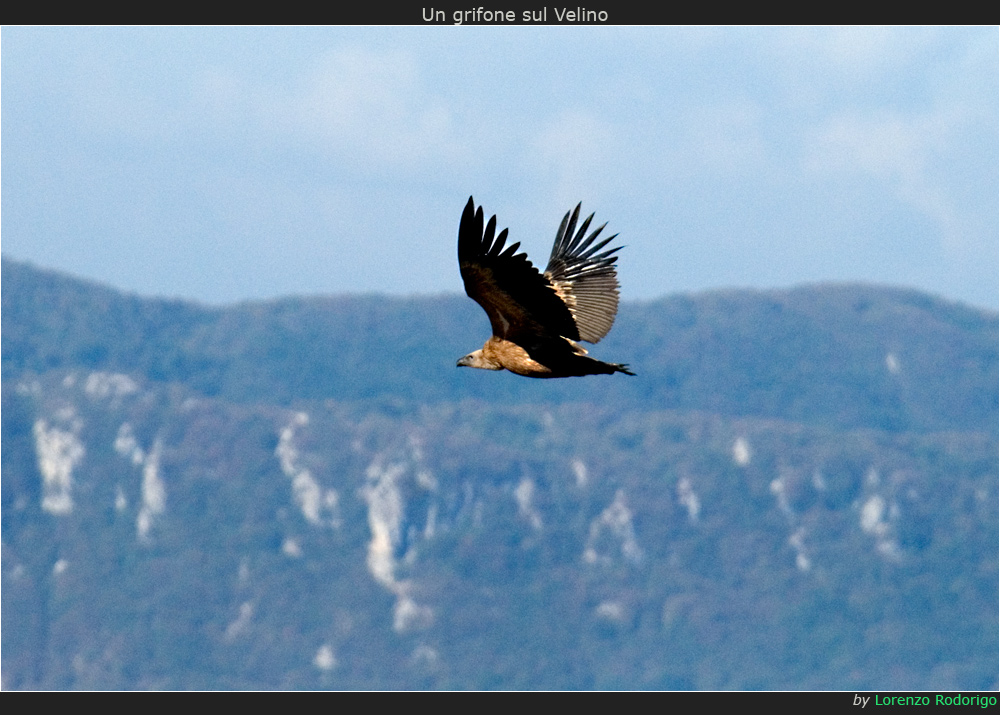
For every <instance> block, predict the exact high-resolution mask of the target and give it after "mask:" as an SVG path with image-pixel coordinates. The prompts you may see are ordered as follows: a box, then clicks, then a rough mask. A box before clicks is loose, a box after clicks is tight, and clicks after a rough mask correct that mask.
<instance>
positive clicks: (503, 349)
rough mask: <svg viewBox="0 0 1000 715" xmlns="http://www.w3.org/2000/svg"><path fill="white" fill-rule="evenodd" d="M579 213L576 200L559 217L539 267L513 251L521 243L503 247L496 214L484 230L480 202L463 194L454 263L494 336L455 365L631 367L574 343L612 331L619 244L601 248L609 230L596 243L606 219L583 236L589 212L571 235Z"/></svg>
mask: <svg viewBox="0 0 1000 715" xmlns="http://www.w3.org/2000/svg"><path fill="white" fill-rule="evenodd" d="M579 215H580V205H579V204H577V207H576V209H574V210H573V212H572V215H571V214H570V213H567V214H566V216H565V217H564V218H563V220H562V223H561V224H560V225H559V232H558V233H557V234H556V240H555V244H554V245H553V246H552V255H551V257H550V258H549V264H548V266H547V267H546V269H545V272H544V273H539V272H538V269H537V268H535V267H534V266H533V265H531V262H530V261H529V260H528V257H527V256H526V255H525V254H523V253H516V251H517V249H518V247H519V246H520V245H521V244H520V243H515V244H513V245H511V246H509V247H506V248H505V243H506V240H507V229H504V230H503V231H501V232H500V234H499V235H497V234H496V216H493V217H491V218H490V220H489V222H488V223H486V226H485V229H484V226H483V209H482V207H480V208H478V209H477V208H476V205H475V202H474V201H473V200H472V197H471V196H470V197H469V203H468V204H466V206H465V211H463V212H462V221H461V223H460V224H459V228H458V265H459V268H460V269H461V272H462V279H463V280H464V282H465V292H466V293H468V294H469V297H470V298H472V299H473V300H475V301H476V302H477V303H479V305H481V306H482V307H483V310H485V311H486V314H487V315H488V316H489V318H490V325H491V326H492V327H493V336H492V337H491V338H490V339H489V340H487V341H486V344H485V345H483V347H482V348H481V349H479V350H476V351H475V352H472V353H469V354H468V355H466V356H465V357H463V358H461V359H460V360H459V361H458V366H459V367H478V368H481V369H484V370H510V371H511V372H513V373H517V374H518V375H524V376H526V377H572V376H580V375H611V374H614V373H616V372H622V373H625V374H626V375H632V374H634V373H632V372H630V371H629V369H628V365H620V364H618V363H607V362H601V361H600V360H595V359H594V358H591V357H587V351H586V350H584V349H583V348H582V347H581V346H580V345H579V344H578V343H577V341H578V340H584V341H586V342H589V343H596V342H598V341H599V340H600V339H601V338H603V337H604V336H605V335H607V334H608V331H609V330H611V326H612V324H613V323H614V321H615V315H616V314H617V312H618V278H617V276H616V274H615V265H614V264H615V261H616V260H617V258H618V257H617V256H616V255H614V254H615V253H616V252H617V251H618V250H619V249H618V248H611V249H609V250H607V251H604V252H600V251H601V249H602V248H604V247H605V246H606V245H607V244H608V243H609V242H610V241H611V240H612V239H613V238H615V236H611V237H610V238H606V239H604V240H602V241H599V242H598V243H596V244H594V241H595V240H596V239H597V236H598V235H599V234H600V233H601V231H602V230H603V229H604V226H601V227H600V228H598V229H596V230H595V231H594V232H593V233H591V234H590V235H589V236H587V229H588V228H589V227H590V222H591V220H592V219H593V218H594V216H593V214H591V215H590V216H589V217H588V218H587V219H586V220H584V222H583V224H582V225H581V226H580V230H579V231H576V233H575V234H574V231H575V230H576V222H577V219H578V218H579ZM616 235H617V234H616ZM619 248H620V247H619Z"/></svg>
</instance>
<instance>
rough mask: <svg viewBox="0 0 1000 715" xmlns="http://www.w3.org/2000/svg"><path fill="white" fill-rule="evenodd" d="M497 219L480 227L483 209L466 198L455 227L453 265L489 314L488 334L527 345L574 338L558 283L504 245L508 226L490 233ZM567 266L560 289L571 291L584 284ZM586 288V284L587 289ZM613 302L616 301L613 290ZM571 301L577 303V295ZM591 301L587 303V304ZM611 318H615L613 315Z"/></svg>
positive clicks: (574, 329) (577, 336)
mask: <svg viewBox="0 0 1000 715" xmlns="http://www.w3.org/2000/svg"><path fill="white" fill-rule="evenodd" d="M496 223H497V221H496V216H493V217H491V218H490V220H489V222H488V223H487V224H486V227H485V230H484V228H483V209H482V207H480V208H478V209H477V208H476V205H475V202H474V201H473V200H472V197H471V196H470V197H469V203H468V204H466V206H465V210H464V211H463V212H462V221H461V223H460V224H459V227H458V265H459V268H460V270H461V272H462V279H463V281H464V282H465V292H466V293H468V294H469V297H470V298H472V299H473V300H474V301H476V302H477V303H479V305H481V306H483V309H484V310H485V311H486V314H487V315H488V316H489V318H490V325H492V327H493V334H494V335H496V336H497V337H500V338H503V339H505V340H511V341H513V342H516V343H520V342H522V341H523V342H525V343H532V342H534V340H533V339H537V338H550V339H551V338H554V339H558V336H563V337H567V338H569V339H571V340H579V339H580V331H579V330H577V324H576V322H575V321H574V319H573V314H572V312H571V309H570V308H569V307H568V306H567V304H566V303H565V302H564V300H565V299H564V298H563V297H562V295H559V294H557V291H558V287H557V286H554V285H553V284H552V283H551V282H550V279H549V278H546V277H545V276H543V275H542V274H541V273H539V272H538V269H537V268H535V267H534V266H533V265H532V264H531V262H530V261H529V260H528V257H527V256H526V255H525V254H523V253H518V254H516V255H515V252H516V251H517V249H518V247H519V246H520V245H521V244H520V243H515V244H513V245H511V246H508V247H506V248H505V247H504V246H505V243H506V240H507V229H504V230H503V231H501V232H500V234H499V235H495V234H496ZM564 223H565V222H564ZM602 245H603V244H602ZM569 255H570V258H571V259H576V258H578V257H577V256H575V255H574V254H572V251H570V254H569ZM567 265H569V266H570V267H571V271H570V272H569V273H567V274H566V275H565V276H564V277H561V278H560V280H561V281H563V282H564V283H567V284H569V288H565V289H563V291H564V293H567V292H568V294H570V295H576V294H575V293H574V292H573V291H574V290H579V289H577V288H574V286H575V285H577V284H579V285H581V286H583V285H584V283H583V282H582V280H583V278H578V277H575V276H576V275H577V274H576V273H573V272H572V270H573V269H574V267H576V266H577V264H576V263H573V262H570V263H568V264H567ZM613 274H614V271H613V270H612V276H613ZM559 275H562V274H559ZM612 280H613V279H612ZM574 281H576V283H574ZM590 286H591V284H589V283H588V284H586V287H587V288H588V290H589V289H590ZM615 287H617V283H615ZM553 288H556V290H554V289H553ZM587 295H589V293H588V294H587ZM614 301H615V304H616V305H617V301H618V297H617V293H615V298H614ZM576 302H577V305H579V304H580V297H579V296H577V297H576ZM591 304H592V302H591V303H587V305H588V306H589V305H591ZM588 311H589V312H588V313H587V315H590V314H591V312H593V311H590V310H589V308H588ZM611 317H612V319H614V313H612V316H611ZM601 325H603V323H601ZM610 327H611V323H610V322H608V328H606V329H605V330H604V332H603V333H601V335H600V337H603V336H604V334H605V333H607V329H609V328H610ZM593 332H594V331H593V330H592V331H591V334H593Z"/></svg>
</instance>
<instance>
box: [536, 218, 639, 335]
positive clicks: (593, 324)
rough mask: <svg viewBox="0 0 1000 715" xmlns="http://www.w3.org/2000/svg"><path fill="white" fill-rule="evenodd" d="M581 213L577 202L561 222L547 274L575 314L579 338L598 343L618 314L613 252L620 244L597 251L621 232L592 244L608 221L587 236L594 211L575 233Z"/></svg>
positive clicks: (614, 256) (616, 257) (616, 281)
mask: <svg viewBox="0 0 1000 715" xmlns="http://www.w3.org/2000/svg"><path fill="white" fill-rule="evenodd" d="M579 216H580V204H577V205H576V208H575V209H573V215H572V216H570V214H569V212H567V213H566V215H565V216H564V217H563V220H562V223H561V224H559V231H558V232H557V233H556V241H555V244H554V245H553V246H552V255H551V257H550V258H549V265H548V266H547V267H546V269H545V277H546V278H547V279H548V280H549V282H550V283H551V284H552V286H553V287H554V288H555V291H556V293H557V294H558V296H559V297H560V298H561V299H562V301H563V303H565V305H566V307H567V308H568V309H569V312H570V314H571V315H572V316H573V320H574V322H575V324H576V328H577V331H578V333H579V336H580V337H579V338H578V339H579V340H586V341H587V342H588V343H596V342H598V341H599V340H600V339H601V338H603V337H604V336H605V335H607V334H608V331H609V330H611V326H612V325H613V324H614V322H615V315H617V313H618V277H617V275H616V273H615V261H616V260H618V256H616V255H614V254H615V253H616V252H617V251H618V250H619V249H621V246H618V247H617V248H612V249H610V250H607V251H604V252H603V253H598V251H600V250H601V249H602V248H604V247H605V246H606V245H608V243H610V242H611V240H612V239H614V238H615V237H616V236H617V235H618V234H617V233H616V234H615V235H614V236H610V237H609V238H605V239H604V240H603V241H600V242H599V243H597V244H596V245H592V244H593V243H594V241H595V239H597V236H598V235H599V234H600V233H601V231H603V230H604V226H607V224H603V225H602V226H600V227H599V228H597V229H596V230H595V231H594V232H593V233H591V234H590V235H589V236H587V229H588V228H590V222H591V221H592V220H593V218H594V214H590V216H588V217H587V218H586V220H584V222H583V224H582V225H581V226H580V230H579V231H577V232H576V234H575V235H574V234H573V231H574V229H575V228H576V221H577V219H578V218H579ZM584 236H586V238H584ZM567 337H570V336H567Z"/></svg>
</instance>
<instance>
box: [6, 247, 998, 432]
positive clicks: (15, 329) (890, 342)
mask: <svg viewBox="0 0 1000 715" xmlns="http://www.w3.org/2000/svg"><path fill="white" fill-rule="evenodd" d="M2 282H3V286H4V288H3V316H4V326H3V369H4V375H5V376H7V375H8V374H20V372H21V371H24V370H30V371H33V372H36V373H37V372H44V371H45V370H49V369H53V368H60V367H62V368H65V367H92V368H94V369H102V370H112V371H118V372H123V373H128V374H133V375H142V376H144V377H146V378H148V379H151V380H154V381H160V382H180V383H184V384H185V385H187V386H189V387H191V388H192V389H194V390H196V391H198V392H200V393H202V394H205V395H208V396H218V397H221V398H224V399H227V400H232V401H240V402H268V403H278V404H290V403H291V402H293V401H294V400H297V399H328V398H329V399H336V400H372V399H375V400H385V399H388V400H394V401H403V402H408V403H409V402H414V403H424V402H442V401H443V402H449V401H454V400H460V399H465V398H469V397H473V398H478V399H484V400H489V401H490V402H492V403H495V404H522V403H533V404H552V403H563V402H575V401H580V402H595V401H599V402H602V403H610V404H618V405H629V406H634V407H652V408H655V409H695V410H706V411H710V412H717V413H720V414H727V415H734V416H745V415H756V416H762V417H773V418H779V419H790V420H795V421H803V422H809V423H815V424H829V425H836V426H839V427H872V428H876V429H887V430H891V431H909V430H917V431H933V430H944V429H962V430H964V429H995V428H996V426H997V382H998V370H997V363H998V360H997V344H998V321H997V316H996V314H995V313H988V312H986V311H981V310H976V309H974V308H969V307H966V306H963V305H960V304H954V303H949V302H947V301H944V300H941V299H938V298H934V297H931V296H928V295H926V294H922V293H919V292H916V291H912V290H902V289H893V288H881V287H875V286H866V285H820V286H808V287H803V288H799V289H794V290H788V291H767V292H754V291H719V292H714V293H705V294H699V295H693V296H674V297H668V298H663V299H660V300H657V301H652V302H648V303H628V302H626V303H624V304H623V305H622V308H621V312H620V315H619V318H618V321H617V323H616V325H615V327H614V329H613V330H612V332H611V334H610V335H609V336H608V338H607V339H606V340H604V341H602V342H601V344H600V345H597V346H594V347H593V348H592V350H591V352H592V354H593V355H595V356H596V357H598V358H604V359H610V360H614V361H616V362H627V363H629V364H630V365H631V366H632V367H633V368H634V370H635V371H636V372H637V373H639V376H638V378H637V379H634V380H626V379H624V378H623V377H622V376H616V377H615V378H614V379H608V378H602V379H590V380H563V381H559V382H552V381H548V382H538V381H532V380H518V379H516V378H515V377H514V376H512V375H508V374H502V375H494V376H492V378H493V379H488V378H489V377H490V376H484V375H482V374H468V373H469V371H467V370H466V371H458V370H456V369H455V368H454V364H455V360H456V359H457V358H458V357H460V356H461V355H464V354H465V353H466V352H468V351H470V350H472V349H475V348H476V347H479V346H480V345H481V344H482V342H483V341H484V340H485V339H486V337H488V335H489V323H488V322H487V320H486V317H485V315H483V313H482V310H481V309H480V308H479V306H477V305H476V304H475V303H473V302H472V301H471V300H469V299H467V298H465V297H459V296H440V297H421V298H388V297H384V296H340V297H327V298H288V299H283V300H275V301H269V302H263V303H248V304H241V305H236V306H231V307H227V308H208V307H204V306H199V305H196V304H191V303H185V302H181V301H169V300H156V299H144V298H139V297H136V296H131V295H124V294H121V293H118V292H116V291H113V290H111V289H108V288H105V287H103V286H97V285H93V284H89V283H85V282H82V281H78V280H74V279H72V278H69V277H66V276H61V275H59V274H55V273H52V272H48V271H40V270H37V269H35V268H33V267H31V266H28V265H25V264H19V263H15V262H12V261H9V260H4V262H3V281H2ZM984 388H985V389H984Z"/></svg>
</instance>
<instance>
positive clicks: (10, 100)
mask: <svg viewBox="0 0 1000 715" xmlns="http://www.w3.org/2000/svg"><path fill="white" fill-rule="evenodd" d="M998 50H1000V45H998V31H997V29H996V28H995V27H986V28H822V29H819V28H748V29H742V28H659V27H657V28H642V27H639V28H621V27H579V26H576V27H552V26H548V27H523V26H522V27H476V26H468V25H465V26H461V27H429V26H426V27H380V28H366V27H344V28H338V27H334V28H166V29H164V28H148V29H146V28H21V27H13V28H12V27H4V28H3V29H2V33H0V51H2V57H0V70H2V78H0V101H2V112H0V118H2V143H0V158H2V194H0V198H2V213H0V219H2V231H0V241H2V244H0V245H2V251H3V254H4V255H5V256H9V257H13V258H18V259H23V260H29V261H31V262H33V263H35V264H36V265H39V266H43V267H49V268H55V269H59V270H63V271H68V272H70V273H73V274H75V275H78V276H83V277H87V278H91V279H96V280H99V281H102V282H105V283H109V284H111V285H114V286H117V287H119V288H123V289H127V290H130V291H135V292H138V293H141V294H145V295H162V296H172V297H183V298H190V299H196V300H199V301H204V302H208V303H228V302H232V301H238V300H247V299H263V298H272V297H277V296H285V295H293V294H295V295H308V294H330V293H354V292H381V293H389V294H395V295H409V294H430V293H442V292H452V293H458V292H461V291H462V286H461V280H460V278H459V275H458V266H457V261H456V257H455V239H456V232H457V228H458V219H459V216H460V215H461V211H462V208H463V206H464V204H465V202H466V201H467V200H468V197H469V195H470V194H472V195H474V196H475V198H476V201H477V203H481V204H484V205H485V209H486V212H487V214H493V213H496V214H497V215H498V222H499V223H500V225H501V226H508V227H510V230H511V240H515V241H521V243H522V246H523V247H524V248H525V249H526V250H527V251H528V254H529V256H531V257H532V258H533V260H534V262H535V263H536V264H544V261H545V260H546V259H547V257H548V252H549V249H550V247H551V242H552V239H553V238H554V236H555V231H556V228H557V226H558V224H559V221H560V219H561V218H562V215H563V214H564V213H565V212H566V211H567V210H568V209H569V208H571V207H572V206H573V205H575V204H576V202H578V201H582V202H583V208H584V212H585V213H590V212H591V211H595V212H596V213H597V216H596V219H597V221H599V222H604V221H607V222H608V230H609V231H612V232H618V233H619V234H620V236H621V242H622V243H624V244H626V246H627V247H626V248H625V249H624V250H623V251H622V254H621V258H620V260H619V266H620V278H621V282H622V294H623V297H624V299H625V300H630V299H640V300H647V299H652V298H656V297H659V296H663V295H669V294H673V293H678V292H692V291H701V290H710V289H719V288H732V287H753V288H784V287H789V286H793V285H801V284H804V283H811V282H818V281H866V282H877V283H886V284H891V285H901V286H909V287H915V288H919V289H922V290H926V291H930V292H932V293H934V294H937V295H941V296H944V297H946V298H949V299H953V300H959V301H963V302H966V303H970V304H973V305H977V306H983V307H987V308H990V309H992V310H996V309H997V306H998V261H1000V259H998V255H1000V244H998V236H1000V221H998V196H1000V185H998V165H1000V155H998V136H1000V123H998V107H1000V93H998V86H1000V76H998V56H1000V52H998Z"/></svg>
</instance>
